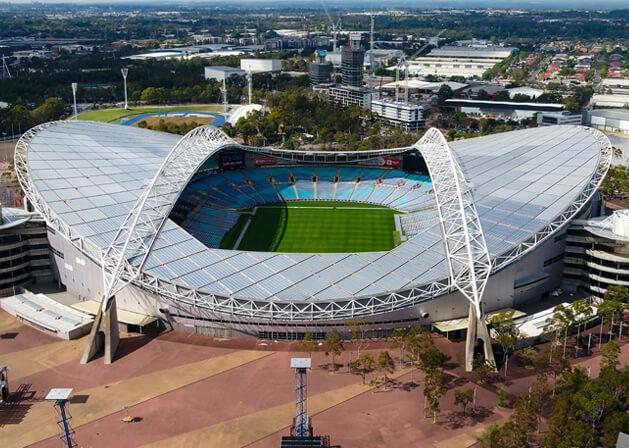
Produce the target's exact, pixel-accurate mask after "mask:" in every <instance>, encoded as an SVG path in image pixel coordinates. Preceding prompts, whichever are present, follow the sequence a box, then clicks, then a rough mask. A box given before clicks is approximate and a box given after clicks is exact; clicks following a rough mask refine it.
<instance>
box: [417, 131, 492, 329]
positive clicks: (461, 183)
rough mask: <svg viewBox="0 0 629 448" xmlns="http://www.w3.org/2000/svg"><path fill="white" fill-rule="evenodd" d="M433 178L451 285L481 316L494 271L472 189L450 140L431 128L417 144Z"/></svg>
mask: <svg viewBox="0 0 629 448" xmlns="http://www.w3.org/2000/svg"><path fill="white" fill-rule="evenodd" d="M415 148H417V150H418V151H420V152H421V154H422V155H423V157H424V161H425V162H426V166H427V167H428V171H429V172H430V177H431V178H432V184H433V190H434V192H435V201H436V203H437V211H438V213H439V218H440V219H439V221H440V223H441V232H442V235H443V242H444V245H445V249H446V250H445V254H446V260H447V262H448V270H449V272H450V279H451V282H452V286H454V287H455V288H456V289H458V290H459V291H460V292H461V293H462V294H463V295H464V296H465V298H466V299H467V300H469V301H470V302H471V303H472V305H474V309H475V310H476V314H477V316H478V317H479V318H480V315H481V309H480V302H481V298H482V295H483V291H484V290H485V285H486V284H487V280H488V279H489V274H490V272H491V260H490V258H489V251H488V250H487V244H486V243H485V236H484V235H483V229H482V228H481V224H480V219H479V218H478V212H477V211H476V206H475V205H474V198H473V195H472V189H471V187H470V186H469V185H468V183H467V181H466V180H465V176H464V175H463V171H462V170H461V167H460V166H459V164H458V162H457V161H456V158H455V157H454V154H453V153H452V150H451V149H450V147H449V146H448V142H447V141H446V139H445V137H444V136H443V134H442V133H441V132H439V131H438V130H437V129H435V128H431V129H429V130H428V132H426V134H424V136H423V137H422V138H421V139H420V140H419V141H418V142H417V143H416V144H415Z"/></svg>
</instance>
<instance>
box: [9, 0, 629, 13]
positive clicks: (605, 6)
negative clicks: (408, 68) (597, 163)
mask: <svg viewBox="0 0 629 448" xmlns="http://www.w3.org/2000/svg"><path fill="white" fill-rule="evenodd" d="M3 4H4V5H56V6H63V5H67V6H93V5H102V6H106V5H111V6H121V5H124V6H134V5H139V6H155V7H182V6H190V5H191V4H194V5H196V6H204V5H205V6H221V7H222V8H224V9H229V8H230V6H233V7H243V6H250V7H276V8H282V7H287V8H288V9H291V8H302V7H304V6H308V7H309V9H323V6H322V5H321V4H319V3H316V2H315V3H313V2H311V1H309V0H232V2H231V3H230V5H225V4H224V2H222V1H218V0H209V1H208V0H187V1H185V2H183V1H168V2H156V1H155V0H133V1H132V2H128V1H125V0H45V1H32V0H4V1H0V5H3ZM383 4H386V5H387V7H399V8H405V9H435V8H438V9H459V8H473V9H476V8H478V9H525V10H540V9H565V10H589V11H600V10H609V9H620V10H625V9H629V7H628V6H627V3H626V1H625V0H603V1H601V2H598V3H597V4H596V5H595V6H594V5H592V3H591V2H586V1H585V0H572V1H571V0H549V1H539V0H536V1H535V0H502V1H500V2H495V1H489V0H452V1H450V2H448V6H444V5H443V2H439V1H431V0H429V1H427V2H423V3H422V5H421V7H420V6H418V5H417V4H416V2H414V1H413V0H383V1H381V2H379V5H383ZM326 5H327V6H328V7H330V8H350V9H351V8H357V9H359V8H369V7H372V6H373V1H371V0H335V1H328V2H326ZM376 9H381V8H376Z"/></svg>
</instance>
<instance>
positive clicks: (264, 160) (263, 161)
mask: <svg viewBox="0 0 629 448" xmlns="http://www.w3.org/2000/svg"><path fill="white" fill-rule="evenodd" d="M255 164H256V166H269V165H277V159H276V158H275V157H268V156H260V157H256V160H255Z"/></svg>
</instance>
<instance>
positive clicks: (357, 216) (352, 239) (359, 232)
mask: <svg viewBox="0 0 629 448" xmlns="http://www.w3.org/2000/svg"><path fill="white" fill-rule="evenodd" d="M396 213H397V212H396V211H395V210H392V209H389V208H387V207H382V206H377V205H371V204H357V203H351V202H337V201H291V202H287V203H284V204H275V205H266V206H259V207H258V209H257V211H256V213H255V215H254V216H251V215H243V216H242V217H241V219H240V220H239V221H238V223H237V224H236V225H235V226H234V228H233V229H231V230H230V231H229V232H228V233H227V235H226V236H225V238H224V239H223V242H222V243H221V247H222V248H230V249H231V248H234V245H235V243H236V241H237V239H238V237H239V235H240V234H241V233H242V231H243V229H244V228H245V226H246V223H247V221H249V220H251V223H250V224H249V227H248V228H247V230H246V233H245V235H244V237H243V238H242V240H241V242H240V244H239V245H238V247H237V249H239V250H252V251H264V252H311V253H324V252H328V253H329V252H371V251H386V250H390V249H392V248H393V247H395V245H396V242H397V241H398V238H397V237H396V235H395V233H396V231H395V221H394V218H393V215H395V214H396Z"/></svg>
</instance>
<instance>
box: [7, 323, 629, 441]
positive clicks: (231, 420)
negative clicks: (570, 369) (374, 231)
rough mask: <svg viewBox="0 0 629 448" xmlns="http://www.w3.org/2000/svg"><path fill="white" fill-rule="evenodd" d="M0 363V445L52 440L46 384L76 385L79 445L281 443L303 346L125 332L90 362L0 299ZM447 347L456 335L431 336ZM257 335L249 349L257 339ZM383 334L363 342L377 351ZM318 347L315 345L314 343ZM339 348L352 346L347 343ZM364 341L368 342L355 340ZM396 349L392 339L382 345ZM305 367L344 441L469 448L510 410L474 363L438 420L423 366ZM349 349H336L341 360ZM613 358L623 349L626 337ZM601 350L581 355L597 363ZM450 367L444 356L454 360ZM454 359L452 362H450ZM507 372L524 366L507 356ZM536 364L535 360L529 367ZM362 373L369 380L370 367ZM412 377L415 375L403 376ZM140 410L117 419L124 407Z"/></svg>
mask: <svg viewBox="0 0 629 448" xmlns="http://www.w3.org/2000/svg"><path fill="white" fill-rule="evenodd" d="M4 328H8V329H10V332H12V335H11V336H10V337H8V338H4V339H1V340H0V364H4V363H6V364H9V366H10V368H11V371H10V373H11V378H12V382H11V384H12V388H13V390H17V389H20V390H22V392H23V393H22V394H16V395H15V396H14V398H16V401H15V402H14V403H13V404H10V405H9V406H7V407H2V408H0V447H1V448H5V447H6V448H13V447H24V446H29V448H56V447H58V446H59V443H60V442H59V439H58V435H57V434H58V431H59V430H58V427H57V425H56V423H55V415H54V411H53V409H52V405H51V403H48V402H44V401H43V397H44V396H45V395H46V393H47V392H48V390H49V389H50V388H51V387H72V388H74V392H73V396H74V400H73V401H72V404H71V405H70V412H71V413H72V415H73V416H74V418H73V421H72V423H73V426H74V428H75V429H76V440H77V442H78V443H79V445H80V446H83V447H95V448H98V447H112V446H115V447H116V448H135V447H139V446H145V447H154V448H155V447H157V448H159V447H175V448H176V447H195V446H204V447H205V446H211V447H214V446H217V447H221V448H223V447H227V448H230V447H243V446H247V447H248V448H277V446H279V440H280V438H281V436H282V435H287V434H288V432H289V425H290V423H291V421H292V417H293V415H294V411H295V404H294V394H295V392H294V372H293V371H292V370H291V369H290V368H289V363H290V358H291V357H294V356H303V355H304V354H303V353H299V351H298V348H297V346H296V344H288V343H281V342H273V341H266V342H261V341H253V340H251V341H249V340H238V339H234V340H220V339H214V338H208V337H204V336H200V335H191V334H186V333H178V332H170V333H165V334H163V335H160V336H159V337H157V338H151V337H147V336H144V335H135V336H130V337H125V338H124V339H123V341H122V343H121V346H120V349H119V353H118V358H117V360H116V361H115V362H114V363H113V364H112V365H110V366H105V365H103V363H102V359H97V360H95V361H93V362H91V363H89V364H87V365H80V364H79V362H78V360H79V356H80V354H81V351H82V348H83V344H84V343H85V340H80V341H61V340H59V339H56V338H54V337H51V336H49V335H46V334H43V333H40V332H38V331H37V330H35V329H33V328H31V327H29V326H24V325H21V324H20V322H18V321H15V320H13V318H11V317H10V316H7V315H6V313H3V312H1V311H0V334H7V333H8V332H7V331H3V330H2V329H4ZM436 340H437V343H438V344H439V345H440V348H442V347H441V346H442V345H443V346H444V347H443V350H444V351H446V352H447V353H450V354H451V355H452V357H451V358H450V362H451V364H453V363H455V362H456V359H457V358H456V356H457V355H459V352H458V351H457V349H458V347H457V346H456V345H455V344H452V343H451V342H449V341H445V340H442V339H440V338H436ZM254 347H256V349H253V348H254ZM386 348H387V344H386V343H384V342H377V343H373V344H370V346H369V349H368V351H369V352H371V353H372V354H373V355H374V357H377V355H378V354H379V352H380V351H382V350H385V349H386ZM320 349H321V347H320ZM346 349H348V350H350V349H353V350H354V352H353V355H352V356H351V357H352V358H355V355H356V351H355V350H356V348H355V347H353V346H352V344H350V343H348V344H346ZM363 349H364V348H363ZM390 353H391V354H392V355H393V356H397V355H398V351H397V350H390ZM312 358H313V370H312V371H310V372H309V374H308V392H309V400H308V411H309V415H310V416H311V418H312V422H313V426H314V430H315V433H316V434H328V435H330V437H331V442H332V444H333V445H334V444H340V445H341V446H342V447H343V448H350V447H354V446H360V447H362V448H386V447H392V446H417V444H418V443H420V444H421V446H422V447H425V448H429V447H430V448H455V447H456V448H469V447H472V446H474V445H476V441H477V436H478V434H480V432H481V431H482V430H484V428H485V427H486V426H487V425H488V424H490V423H493V422H497V421H501V420H504V419H505V418H507V416H508V415H509V412H510V411H509V410H502V409H498V408H496V407H495V406H496V403H497V394H496V391H495V390H493V389H491V388H488V387H480V386H476V385H475V384H474V383H473V382H471V380H472V379H474V378H475V376H474V375H472V376H469V375H465V374H464V373H462V372H459V371H458V370H456V369H455V370H456V371H452V372H450V373H449V374H448V377H449V388H450V390H449V391H448V393H447V394H446V396H445V397H444V398H443V399H442V400H441V412H440V413H439V414H438V418H437V422H438V423H437V424H436V425H435V424H433V423H432V418H428V419H426V418H424V417H423V415H422V414H423V398H422V384H423V379H422V375H421V374H419V373H418V372H413V374H412V378H411V374H409V373H407V372H405V371H397V372H396V374H395V375H394V376H395V377H396V379H397V383H396V386H395V387H393V388H392V389H391V390H390V391H386V392H384V391H378V390H375V389H373V388H372V387H370V386H369V385H363V384H362V382H361V378H360V376H359V375H354V374H350V373H348V372H347V368H346V367H343V368H341V369H340V370H339V371H338V372H336V373H335V374H330V373H329V372H328V371H327V370H326V364H327V362H328V361H329V359H328V358H326V357H325V355H324V354H323V353H322V352H315V353H313V354H312ZM348 359H349V352H348V351H345V352H344V353H343V354H342V355H341V356H339V357H337V362H339V363H346V362H347V361H348ZM621 359H622V360H623V362H625V363H626V361H627V359H629V345H625V346H623V348H622V355H621ZM598 363H599V358H598V357H595V358H590V359H583V360H582V361H580V362H579V364H582V365H584V366H586V367H587V366H590V367H591V368H592V375H593V376H595V375H597V373H598V369H597V365H598ZM450 368H452V367H450ZM457 369H458V368H457ZM514 373H518V374H524V375H528V373H529V372H528V371H526V370H524V369H520V371H519V372H518V370H517V369H516V368H515V367H514ZM531 373H533V372H531ZM377 375H378V373H377V372H373V373H370V374H369V375H368V380H369V379H372V378H374V377H375V376H377ZM533 378H534V376H530V377H529V376H526V377H521V376H520V377H518V376H517V375H514V376H513V377H510V378H509V383H508V389H509V392H511V393H513V392H515V391H521V390H525V389H526V388H527V387H528V383H529V381H532V380H533ZM412 379H413V380H414V381H411V380H412ZM471 387H472V388H473V387H475V388H476V389H477V405H478V413H477V414H476V415H475V416H474V418H471V417H467V418H462V416H461V413H460V409H459V408H458V407H457V406H455V405H454V389H455V388H463V389H467V388H471ZM125 406H128V410H127V411H126V412H127V413H128V414H129V415H131V416H133V417H137V419H138V421H137V422H135V423H132V424H125V423H123V422H122V421H121V418H122V416H123V408H124V407H125Z"/></svg>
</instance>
